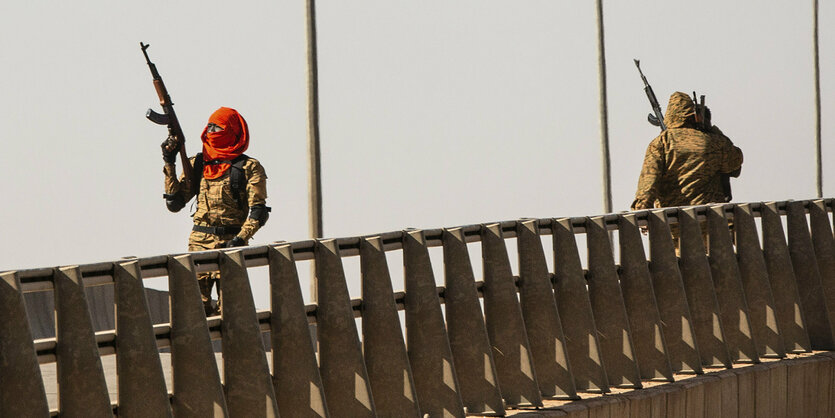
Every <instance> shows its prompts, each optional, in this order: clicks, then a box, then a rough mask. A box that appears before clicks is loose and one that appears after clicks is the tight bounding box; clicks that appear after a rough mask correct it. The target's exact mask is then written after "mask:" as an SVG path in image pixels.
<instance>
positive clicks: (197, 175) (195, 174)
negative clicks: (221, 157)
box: [191, 152, 203, 190]
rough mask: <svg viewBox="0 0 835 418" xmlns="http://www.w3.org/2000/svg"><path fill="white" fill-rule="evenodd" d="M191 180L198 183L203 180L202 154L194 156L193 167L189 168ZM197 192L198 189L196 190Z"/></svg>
mask: <svg viewBox="0 0 835 418" xmlns="http://www.w3.org/2000/svg"><path fill="white" fill-rule="evenodd" d="M191 178H192V179H193V181H196V182H198V183H199V182H200V179H202V178H203V153H202V152H198V153H197V155H195V156H194V165H193V166H192V167H191ZM197 190H199V189H197Z"/></svg>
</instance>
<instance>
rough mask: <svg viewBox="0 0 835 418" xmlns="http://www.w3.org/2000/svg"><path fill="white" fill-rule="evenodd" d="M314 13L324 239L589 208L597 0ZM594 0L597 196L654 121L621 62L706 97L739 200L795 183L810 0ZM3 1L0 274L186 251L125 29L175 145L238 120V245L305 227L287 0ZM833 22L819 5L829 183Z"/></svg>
mask: <svg viewBox="0 0 835 418" xmlns="http://www.w3.org/2000/svg"><path fill="white" fill-rule="evenodd" d="M317 6H318V9H317V13H318V30H319V66H320V100H321V105H320V106H321V107H320V111H321V138H322V165H323V171H322V179H323V192H324V230H325V235H326V236H328V237H340V236H348V235H361V234H370V233H375V232H384V231H389V230H398V229H402V228H405V227H418V228H431V227H442V226H454V225H460V224H470V223H482V222H488V221H497V220H507V219H515V218H520V217H562V216H579V215H594V214H599V213H601V212H602V207H603V206H602V192H601V169H600V139H599V138H600V135H599V122H598V113H597V109H598V84H597V50H596V26H595V14H594V13H595V5H594V2H593V1H585V2H578V1H572V2H568V1H562V2H559V1H553V0H551V1H545V0H539V1H525V2H519V1H515V2H511V1H494V0H490V1H488V0H480V1H472V0H471V1H457V2H441V1H437V0H435V1H422V2H417V1H402V0H396V1H392V0H386V1H382V0H380V1H370V0H355V1H350V2H336V1H319V2H318V5H317ZM604 14H605V25H606V26H605V28H606V53H607V56H606V58H607V64H608V87H609V96H608V98H609V135H610V141H611V144H610V146H611V158H612V182H613V184H612V186H613V198H614V203H613V205H614V209H615V210H616V211H621V210H626V209H628V206H629V204H630V203H631V201H632V198H633V194H634V191H635V186H636V184H637V178H638V173H639V171H640V165H641V162H642V159H643V155H644V151H645V149H646V145H647V143H648V142H649V141H650V140H651V139H652V138H653V137H654V136H656V135H657V133H658V132H657V128H656V127H653V126H651V125H649V124H648V123H646V121H645V118H646V114H647V113H648V112H649V110H650V109H649V105H648V103H647V101H646V97H645V96H644V93H643V91H642V84H641V81H640V79H639V77H638V73H637V71H636V69H635V67H634V65H633V63H632V59H633V58H639V59H641V63H642V68H643V69H644V72H645V74H646V75H647V77H648V78H649V80H650V82H651V83H652V85H653V87H654V89H655V92H656V94H657V95H658V97H659V100H660V101H661V104H662V107H665V106H666V103H667V98H668V97H669V95H670V94H671V93H672V92H673V91H676V90H681V91H685V92H688V93H689V92H691V91H692V90H696V91H697V92H699V93H700V94H706V95H707V103H708V106H710V107H711V109H712V111H713V115H714V122H715V123H716V124H717V125H718V126H720V127H721V128H722V129H723V130H724V131H725V133H726V134H727V135H728V136H730V137H731V139H732V140H733V141H734V142H735V143H736V144H737V145H738V146H739V147H741V148H742V149H743V151H744V153H745V164H744V166H743V170H742V176H741V177H740V178H739V179H737V180H735V181H733V187H734V196H735V201H760V200H783V199H804V198H811V197H814V195H815V173H814V148H813V145H814V108H813V104H814V101H813V100H814V90H813V72H812V64H813V61H812V2H811V1H803V2H798V1H752V0H746V1H734V2H729V1H719V0H711V1H700V2H692V1H678V0H676V1H663V2H662V1H650V0H634V1H628V2H615V1H605V2H604ZM0 16H2V18H0V19H2V24H0V53H2V60H3V64H4V65H3V69H4V70H3V77H1V78H0V91H1V92H2V98H3V100H2V102H0V115H2V119H0V122H1V123H2V132H3V134H2V137H3V148H2V152H0V163H2V166H3V167H4V168H5V172H6V173H8V174H7V178H6V181H4V182H2V190H0V192H2V195H3V196H4V197H5V199H4V204H3V205H2V207H3V209H2V214H3V216H2V221H1V222H0V228H2V231H3V237H4V239H3V240H0V254H2V256H0V270H8V269H24V268H33V267H45V266H54V265H65V264H78V263H88V262H95V261H106V260H112V259H116V258H119V257H121V256H128V255H135V256H150V255H157V254H164V253H171V252H180V251H184V250H185V247H186V241H187V236H188V231H189V228H190V225H191V219H190V218H189V216H188V213H187V212H186V210H184V211H183V212H181V213H177V214H172V213H169V212H168V211H167V210H166V209H165V205H164V203H163V200H162V197H161V195H162V178H163V176H162V161H161V158H160V152H159V143H160V142H161V141H162V140H163V139H164V138H165V135H166V131H165V129H164V128H162V127H160V126H157V125H153V124H151V123H150V122H148V121H147V120H145V118H144V112H145V109H146V108H148V107H154V108H155V109H157V110H159V107H158V105H157V98H156V95H155V93H154V91H153V88H152V85H151V77H150V74H149V72H148V68H147V67H146V65H145V63H144V59H143V57H142V54H141V52H140V49H139V42H140V41H143V42H146V43H150V44H151V48H150V49H149V50H148V52H149V54H150V56H151V58H152V60H153V61H154V62H155V63H156V64H157V67H158V69H159V71H160V73H161V74H162V76H163V77H164V79H165V82H166V84H167V86H168V88H169V91H170V93H171V95H172V98H173V100H174V103H175V108H176V110H177V113H178V115H179V116H180V120H181V122H182V125H183V128H184V130H185V133H186V136H187V145H186V146H187V149H188V151H189V153H190V154H193V153H195V152H197V151H199V149H200V141H199V133H200V131H201V130H202V128H203V126H204V125H205V123H206V120H207V118H208V116H209V114H211V112H212V111H214V110H215V109H216V108H217V107H220V106H228V107H233V108H235V109H237V110H238V111H240V112H241V114H243V115H244V117H245V118H246V119H247V121H248V123H249V126H250V130H251V133H252V141H251V146H250V149H249V151H248V152H247V153H248V154H249V155H251V156H253V157H255V158H258V159H259V160H260V161H261V162H262V163H263V164H264V166H265V167H266V170H267V173H268V175H269V181H268V187H269V195H270V197H269V201H268V204H269V205H270V206H272V207H273V212H272V217H271V219H270V221H269V223H268V224H267V225H266V226H265V227H264V228H263V229H262V230H261V231H259V232H258V234H256V236H255V238H254V240H253V241H252V244H255V245H257V244H264V243H269V242H272V241H276V240H289V241H295V240H301V239H305V238H307V234H308V220H307V213H308V212H307V183H306V182H307V128H306V127H307V120H306V117H307V116H306V90H305V71H306V56H305V28H304V2H303V1H302V0H297V1H292V2H290V1H281V2H275V1H243V2H237V3H234V5H233V4H232V3H229V2H217V1H200V2H197V1H178V2H167V1H166V2H164V1H146V2H131V3H127V2H112V1H103V0H96V1H86V2H73V3H66V2H63V3H60V2H59V3H56V2H47V1H43V0H33V1H28V2H4V3H3V4H2V5H0ZM833 21H835V9H833V8H832V7H831V6H830V5H829V4H827V3H825V2H822V4H821V9H820V22H821V23H820V26H821V32H820V48H821V85H822V97H823V103H822V105H823V150H824V155H823V159H824V195H825V196H833V195H835V183H833V181H830V180H829V179H831V178H832V176H831V170H830V169H828V167H829V164H831V163H832V162H833V161H835V144H833V141H832V135H833V129H832V128H831V125H830V124H829V123H828V121H831V120H833V117H832V116H835V102H833V100H832V99H831V98H832V97H833V94H832V93H833V88H835V86H833V83H832V82H831V80H832V79H833V76H835V54H833V53H832V52H831V51H832V48H831V46H832V44H833V39H834V38H835V25H832V24H831V23H832V22H833ZM440 279H441V278H439V280H440ZM156 284H157V285H158V284H159V283H156ZM259 286H260V285H259ZM262 293H263V292H262ZM259 305H260V306H264V301H259Z"/></svg>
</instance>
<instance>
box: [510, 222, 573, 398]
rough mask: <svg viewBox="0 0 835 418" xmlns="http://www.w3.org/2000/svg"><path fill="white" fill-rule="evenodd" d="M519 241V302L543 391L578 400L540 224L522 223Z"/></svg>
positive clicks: (518, 236)
mask: <svg viewBox="0 0 835 418" xmlns="http://www.w3.org/2000/svg"><path fill="white" fill-rule="evenodd" d="M516 242H517V247H518V252H519V279H520V280H519V300H520V303H521V306H522V317H523V318H524V319H525V328H526V329H527V331H528V340H529V341H530V343H531V353H533V364H534V369H535V370H536V379H537V381H539V388H540V390H541V391H542V394H543V395H544V396H547V397H559V398H577V390H576V389H575V387H574V376H573V375H572V373H571V363H570V362H569V359H568V355H567V354H566V352H567V348H566V345H565V335H564V334H563V328H562V323H561V321H560V314H559V311H558V310H557V303H556V300H555V298H554V286H553V285H552V284H551V277H550V274H549V273H548V264H547V263H546V261H545V251H543V249H542V241H540V238H539V228H538V227H537V221H533V220H532V221H524V222H519V223H518V224H517V227H516Z"/></svg>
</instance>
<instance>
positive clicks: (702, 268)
mask: <svg viewBox="0 0 835 418" xmlns="http://www.w3.org/2000/svg"><path fill="white" fill-rule="evenodd" d="M678 226H679V231H680V232H681V237H680V249H681V259H680V260H679V268H680V269H681V278H682V281H683V283H684V291H685V293H686V294H687V304H688V305H689V306H690V315H692V318H693V330H694V331H695V333H696V342H698V344H699V355H700V356H701V358H702V365H703V366H707V367H721V366H724V367H731V366H732V363H733V362H732V360H731V353H730V352H729V351H728V346H727V345H726V344H725V332H724V330H723V328H722V320H721V319H720V314H719V302H717V300H716V293H715V291H714V289H713V278H712V277H711V273H710V263H709V262H708V261H707V254H706V249H705V243H704V239H703V237H704V233H703V230H702V228H701V226H700V222H699V221H698V220H697V219H696V211H695V209H693V208H689V209H681V210H679V211H678Z"/></svg>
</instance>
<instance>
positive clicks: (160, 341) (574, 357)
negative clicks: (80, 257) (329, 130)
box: [0, 199, 835, 417]
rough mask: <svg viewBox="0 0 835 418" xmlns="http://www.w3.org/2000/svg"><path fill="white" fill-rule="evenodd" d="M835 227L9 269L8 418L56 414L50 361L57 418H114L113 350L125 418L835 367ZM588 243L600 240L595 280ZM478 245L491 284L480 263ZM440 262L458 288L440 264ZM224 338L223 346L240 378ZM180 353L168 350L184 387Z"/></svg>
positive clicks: (761, 225)
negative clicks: (111, 313)
mask: <svg viewBox="0 0 835 418" xmlns="http://www.w3.org/2000/svg"><path fill="white" fill-rule="evenodd" d="M831 211H833V200H832V199H825V200H814V201H788V202H774V203H746V204H724V205H710V206H698V207H686V208H667V209H658V210H652V211H640V212H632V213H621V214H610V215H605V216H597V217H585V218H561V219H523V220H518V221H508V222H502V223H493V224H484V225H469V226H463V227H456V228H445V229H433V230H407V231H398V232H390V233H385V234H380V235H375V236H365V237H352V238H342V239H323V240H315V241H314V240H311V241H302V242H294V243H276V244H274V245H269V246H261V247H248V248H244V249H232V250H222V251H221V250H218V251H207V252H200V253H189V254H181V255H166V256H158V257H151V258H143V259H130V260H119V261H115V262H108V263H97V264H91V265H84V266H70V267H61V268H45V269H33V270H24V271H8V272H3V273H0V278H2V280H0V306H2V308H0V360H2V361H0V411H2V415H9V416H23V415H24V414H23V413H24V412H25V413H26V414H32V413H33V411H35V412H42V413H43V414H44V415H47V414H49V405H48V403H47V399H46V395H45V391H44V386H43V379H42V377H41V373H40V368H39V363H48V362H55V363H56V368H57V383H58V392H59V394H58V397H59V402H58V403H59V411H58V412H59V413H60V414H62V415H63V414H67V416H74V415H81V416H99V415H102V416H105V415H108V414H111V413H112V412H113V411H114V409H113V408H114V405H112V404H111V400H110V397H109V394H108V389H107V385H106V381H105V376H104V373H103V369H102V365H101V358H100V356H102V355H106V354H113V353H115V354H116V365H117V372H118V376H117V380H118V402H117V404H116V406H115V407H116V408H117V409H116V411H117V412H118V414H119V415H120V416H134V415H135V416H148V413H149V412H150V411H154V412H158V413H159V415H170V414H172V412H173V415H175V416H180V415H182V416H192V415H194V416H226V415H229V416H247V417H249V416H276V415H278V414H279V412H280V413H281V414H284V415H285V416H294V417H295V416H313V417H326V416H331V415H333V416H350V417H361V416H376V415H380V416H393V415H397V416H422V415H423V414H429V415H430V416H456V417H460V416H464V414H465V411H466V412H469V413H482V414H497V415H503V414H504V411H505V408H506V407H509V406H538V405H541V404H542V400H543V399H548V398H558V399H560V398H561V399H577V398H578V393H582V392H599V393H606V392H609V391H610V390H611V388H635V389H638V388H641V387H642V386H643V383H642V382H646V381H647V380H661V381H672V380H673V374H674V373H687V372H690V373H695V374H701V373H703V371H704V368H705V367H717V366H718V367H728V368H730V367H732V365H733V364H734V363H740V362H742V363H746V362H747V363H757V362H759V361H760V359H761V358H767V357H774V358H782V357H785V356H786V354H787V353H804V352H810V351H811V350H833V349H835V329H833V324H835V238H833V231H832V222H831V221H830V215H829V212H831ZM755 218H759V222H757V221H756V219H755ZM784 223H785V225H786V228H785V229H784V226H783V225H784ZM729 225H732V227H731V228H729ZM641 229H645V230H646V231H647V233H648V236H649V259H648V258H647V254H645V251H644V242H643V239H642V237H641ZM615 230H616V231H618V234H617V240H616V242H613V241H612V240H611V238H610V232H611V231H615ZM575 234H585V241H586V251H585V253H586V255H587V262H586V267H585V268H584V267H583V265H582V263H581V260H580V254H581V252H580V251H579V249H578V246H577V240H576V239H575ZM544 235H550V236H551V238H552V240H553V241H552V242H553V246H552V254H547V255H546V253H545V250H544V248H543V245H542V241H541V237H542V236H544ZM674 235H675V236H680V245H677V244H676V243H675V242H674V239H673V236H674ZM511 237H513V238H515V239H516V245H517V249H518V257H519V258H518V276H515V275H514V274H513V272H512V269H511V262H510V259H509V257H508V252H507V247H506V242H505V241H506V240H507V239H508V238H511ZM475 241H480V243H481V252H482V259H483V278H480V279H481V280H478V281H477V280H476V278H475V275H474V273H473V266H472V265H471V262H470V257H469V254H468V247H467V243H468V242H475ZM614 245H617V246H618V250H619V251H615V250H614V247H613V246H614ZM437 246H441V247H443V264H444V266H443V271H444V279H445V286H443V287H438V286H437V285H436V281H435V277H434V273H433V268H432V261H431V259H430V257H429V248H430V247H437ZM392 250H402V252H403V262H404V274H405V292H398V293H395V292H394V291H393V288H392V284H391V283H392V281H391V276H390V270H389V268H388V265H387V261H386V255H385V254H386V252H387V251H392ZM615 254H619V260H618V261H619V262H618V263H617V264H616V261H615V256H614V255H615ZM349 256H359V258H360V265H361V281H362V299H361V300H353V301H352V300H350V297H349V293H348V288H347V283H346V279H345V272H344V269H343V264H342V258H343V257H349ZM546 257H553V266H554V271H553V272H552V271H549V268H548V263H547V260H546ZM302 260H314V264H315V271H316V277H317V283H318V285H317V293H318V303H317V305H307V306H306V305H305V304H304V301H303V298H302V291H301V286H300V283H299V276H298V273H297V267H296V263H297V262H298V261H302ZM258 266H269V280H270V292H271V310H270V311H268V312H267V311H265V312H256V308H255V304H254V302H253V296H252V291H251V288H250V282H249V279H248V273H247V269H248V268H252V267H258ZM214 270H220V272H221V277H222V279H221V281H220V286H221V289H222V293H223V298H224V303H223V313H222V317H219V318H218V317H215V318H209V320H208V321H207V319H206V317H205V314H204V312H203V305H202V302H201V300H200V292H199V289H198V284H197V280H196V275H197V273H199V272H205V271H214ZM165 276H167V277H168V280H169V292H170V323H169V324H162V325H156V326H154V325H153V324H152V321H151V316H150V313H149V310H148V302H147V300H146V296H145V292H144V287H143V279H145V278H150V277H165ZM110 283H113V284H115V294H114V297H115V308H116V309H115V311H116V321H115V323H116V329H115V330H113V331H109V332H99V333H96V332H94V329H93V326H92V322H91V317H90V310H89V307H88V304H87V301H86V298H85V292H84V288H85V287H86V286H96V285H103V284H110ZM48 290H52V291H53V292H54V296H55V321H56V337H55V338H51V339H42V340H37V341H33V340H32V335H31V332H30V330H29V328H28V321H27V320H26V307H25V305H24V304H25V303H24V298H23V296H22V295H23V293H25V292H38V291H48ZM480 298H481V299H482V300H481V301H480V300H479V299H480ZM442 304H443V306H444V307H443V308H442ZM398 310H402V311H405V312H404V316H405V339H404V333H403V332H402V331H403V330H402V329H401V322H400V318H399V313H398ZM357 317H359V318H361V321H362V335H360V334H359V333H358V330H357V326H356V322H355V318H357ZM310 323H315V324H316V344H317V347H314V343H313V342H312V341H311V337H310V327H309V324H310ZM264 330H269V331H270V342H271V344H270V345H271V350H266V349H265V347H264V344H262V339H261V338H262V337H261V334H262V331H264ZM212 338H220V339H221V341H222V351H223V364H222V366H223V367H222V371H223V380H222V381H221V379H220V376H221V373H220V371H219V370H218V367H217V366H216V362H215V356H214V352H213V350H212V341H211V340H212ZM161 347H168V348H169V349H170V352H171V371H172V381H173V385H172V387H171V388H167V387H166V383H165V380H164V378H163V371H162V365H161V362H160V356H159V351H158V350H159V348H161ZM268 355H269V356H271V360H272V361H271V362H269V361H268V357H267V356H268ZM270 363H271V364H272V371H271V370H270ZM3 376H15V379H7V378H3ZM169 390H170V392H171V393H169ZM53 413H55V411H53Z"/></svg>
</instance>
